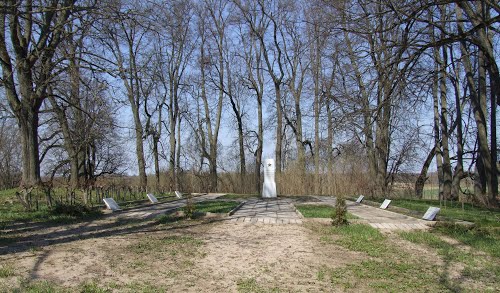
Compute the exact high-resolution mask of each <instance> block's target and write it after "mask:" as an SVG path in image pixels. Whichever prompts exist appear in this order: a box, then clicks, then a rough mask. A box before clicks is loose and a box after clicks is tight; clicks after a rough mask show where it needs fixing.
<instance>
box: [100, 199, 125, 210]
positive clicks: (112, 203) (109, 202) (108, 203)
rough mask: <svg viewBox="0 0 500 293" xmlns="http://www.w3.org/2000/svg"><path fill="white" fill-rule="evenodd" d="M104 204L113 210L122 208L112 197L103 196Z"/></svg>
mask: <svg viewBox="0 0 500 293" xmlns="http://www.w3.org/2000/svg"><path fill="white" fill-rule="evenodd" d="M102 200H103V201H104V204H105V205H106V206H107V207H108V209H110V210H112V211H119V210H121V208H120V206H118V204H117V203H116V201H115V200H114V199H112V198H111V197H107V198H103V199H102Z"/></svg>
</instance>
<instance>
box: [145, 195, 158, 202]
mask: <svg viewBox="0 0 500 293" xmlns="http://www.w3.org/2000/svg"><path fill="white" fill-rule="evenodd" d="M146 196H147V197H148V199H149V201H151V203H158V199H157V198H156V196H154V194H152V193H148V194H146Z"/></svg>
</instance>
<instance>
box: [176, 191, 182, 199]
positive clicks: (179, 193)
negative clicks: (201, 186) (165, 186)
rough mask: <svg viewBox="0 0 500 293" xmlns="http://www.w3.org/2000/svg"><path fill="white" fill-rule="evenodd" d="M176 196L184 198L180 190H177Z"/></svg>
mask: <svg viewBox="0 0 500 293" xmlns="http://www.w3.org/2000/svg"><path fill="white" fill-rule="evenodd" d="M175 196H177V198H182V193H181V192H180V191H178V190H176V191H175Z"/></svg>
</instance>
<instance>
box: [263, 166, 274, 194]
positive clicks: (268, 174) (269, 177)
mask: <svg viewBox="0 0 500 293" xmlns="http://www.w3.org/2000/svg"><path fill="white" fill-rule="evenodd" d="M275 172H276V166H275V165H274V160H273V159H266V160H265V161H264V184H263V186H262V197H263V198H274V197H277V193H276V182H275V181H274V173H275Z"/></svg>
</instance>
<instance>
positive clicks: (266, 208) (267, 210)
mask: <svg viewBox="0 0 500 293" xmlns="http://www.w3.org/2000/svg"><path fill="white" fill-rule="evenodd" d="M292 202H293V201H292V200H290V199H288V198H285V199H281V198H277V199H250V200H248V201H247V202H246V203H245V204H244V205H243V206H242V207H241V208H240V209H239V210H238V211H236V213H234V214H233V215H232V216H231V220H230V221H231V222H240V223H263V224H302V219H301V218H300V217H299V215H298V214H297V212H296V211H295V207H294V206H293V203H292Z"/></svg>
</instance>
